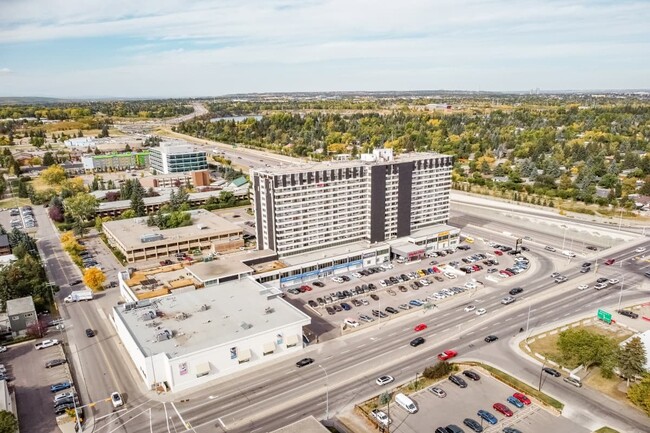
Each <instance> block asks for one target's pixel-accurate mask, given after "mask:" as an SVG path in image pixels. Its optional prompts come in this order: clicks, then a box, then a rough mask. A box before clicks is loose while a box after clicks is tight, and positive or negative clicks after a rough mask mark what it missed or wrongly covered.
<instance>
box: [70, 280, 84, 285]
mask: <svg viewBox="0 0 650 433" xmlns="http://www.w3.org/2000/svg"><path fill="white" fill-rule="evenodd" d="M82 282H83V281H81V280H74V281H73V282H71V283H70V285H71V286H76V285H77V284H81V283H82Z"/></svg>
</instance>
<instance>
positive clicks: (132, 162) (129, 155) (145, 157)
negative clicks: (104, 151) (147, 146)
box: [81, 152, 149, 172]
mask: <svg viewBox="0 0 650 433" xmlns="http://www.w3.org/2000/svg"><path fill="white" fill-rule="evenodd" d="M81 163H82V164H83V168H84V170H88V171H93V172H94V171H100V172H101V171H109V170H127V169H134V168H145V167H149V152H124V153H111V154H108V155H84V156H82V157H81Z"/></svg>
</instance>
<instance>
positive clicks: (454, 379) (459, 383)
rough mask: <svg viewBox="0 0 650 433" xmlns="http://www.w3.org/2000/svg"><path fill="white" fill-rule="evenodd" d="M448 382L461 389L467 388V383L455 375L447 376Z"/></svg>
mask: <svg viewBox="0 0 650 433" xmlns="http://www.w3.org/2000/svg"><path fill="white" fill-rule="evenodd" d="M449 380H450V381H451V383H453V384H454V385H457V386H459V387H461V388H467V382H465V381H464V380H463V378H462V377H460V376H456V375H455V374H452V375H450V376H449Z"/></svg>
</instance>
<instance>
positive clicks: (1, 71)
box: [0, 68, 13, 75]
mask: <svg viewBox="0 0 650 433" xmlns="http://www.w3.org/2000/svg"><path fill="white" fill-rule="evenodd" d="M11 73H13V71H12V70H11V69H9V68H0V75H7V74H11Z"/></svg>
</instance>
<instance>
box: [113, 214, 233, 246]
mask: <svg viewBox="0 0 650 433" xmlns="http://www.w3.org/2000/svg"><path fill="white" fill-rule="evenodd" d="M189 213H190V214H191V215H192V225H189V226H185V227H178V228H175V229H165V230H161V229H159V228H158V227H155V226H151V227H150V226H148V225H147V220H148V218H147V217H141V218H130V219H125V220H116V221H108V222H105V223H104V229H105V230H107V231H110V233H111V235H112V236H113V237H115V239H117V241H118V242H119V243H120V244H122V245H123V246H124V248H125V249H126V250H132V249H136V248H144V247H153V246H162V245H168V244H170V243H173V242H176V241H179V242H182V241H184V240H187V239H194V238H198V237H207V236H218V235H227V234H231V233H235V234H241V233H242V228H241V227H240V226H238V225H237V224H233V223H231V222H230V221H228V220H226V219H225V218H222V217H220V216H217V215H215V214H213V213H212V212H208V211H207V210H204V209H198V210H193V211H189ZM150 234H156V235H157V234H161V235H162V236H163V238H162V239H160V240H154V241H151V242H142V241H141V237H142V236H145V235H150Z"/></svg>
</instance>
